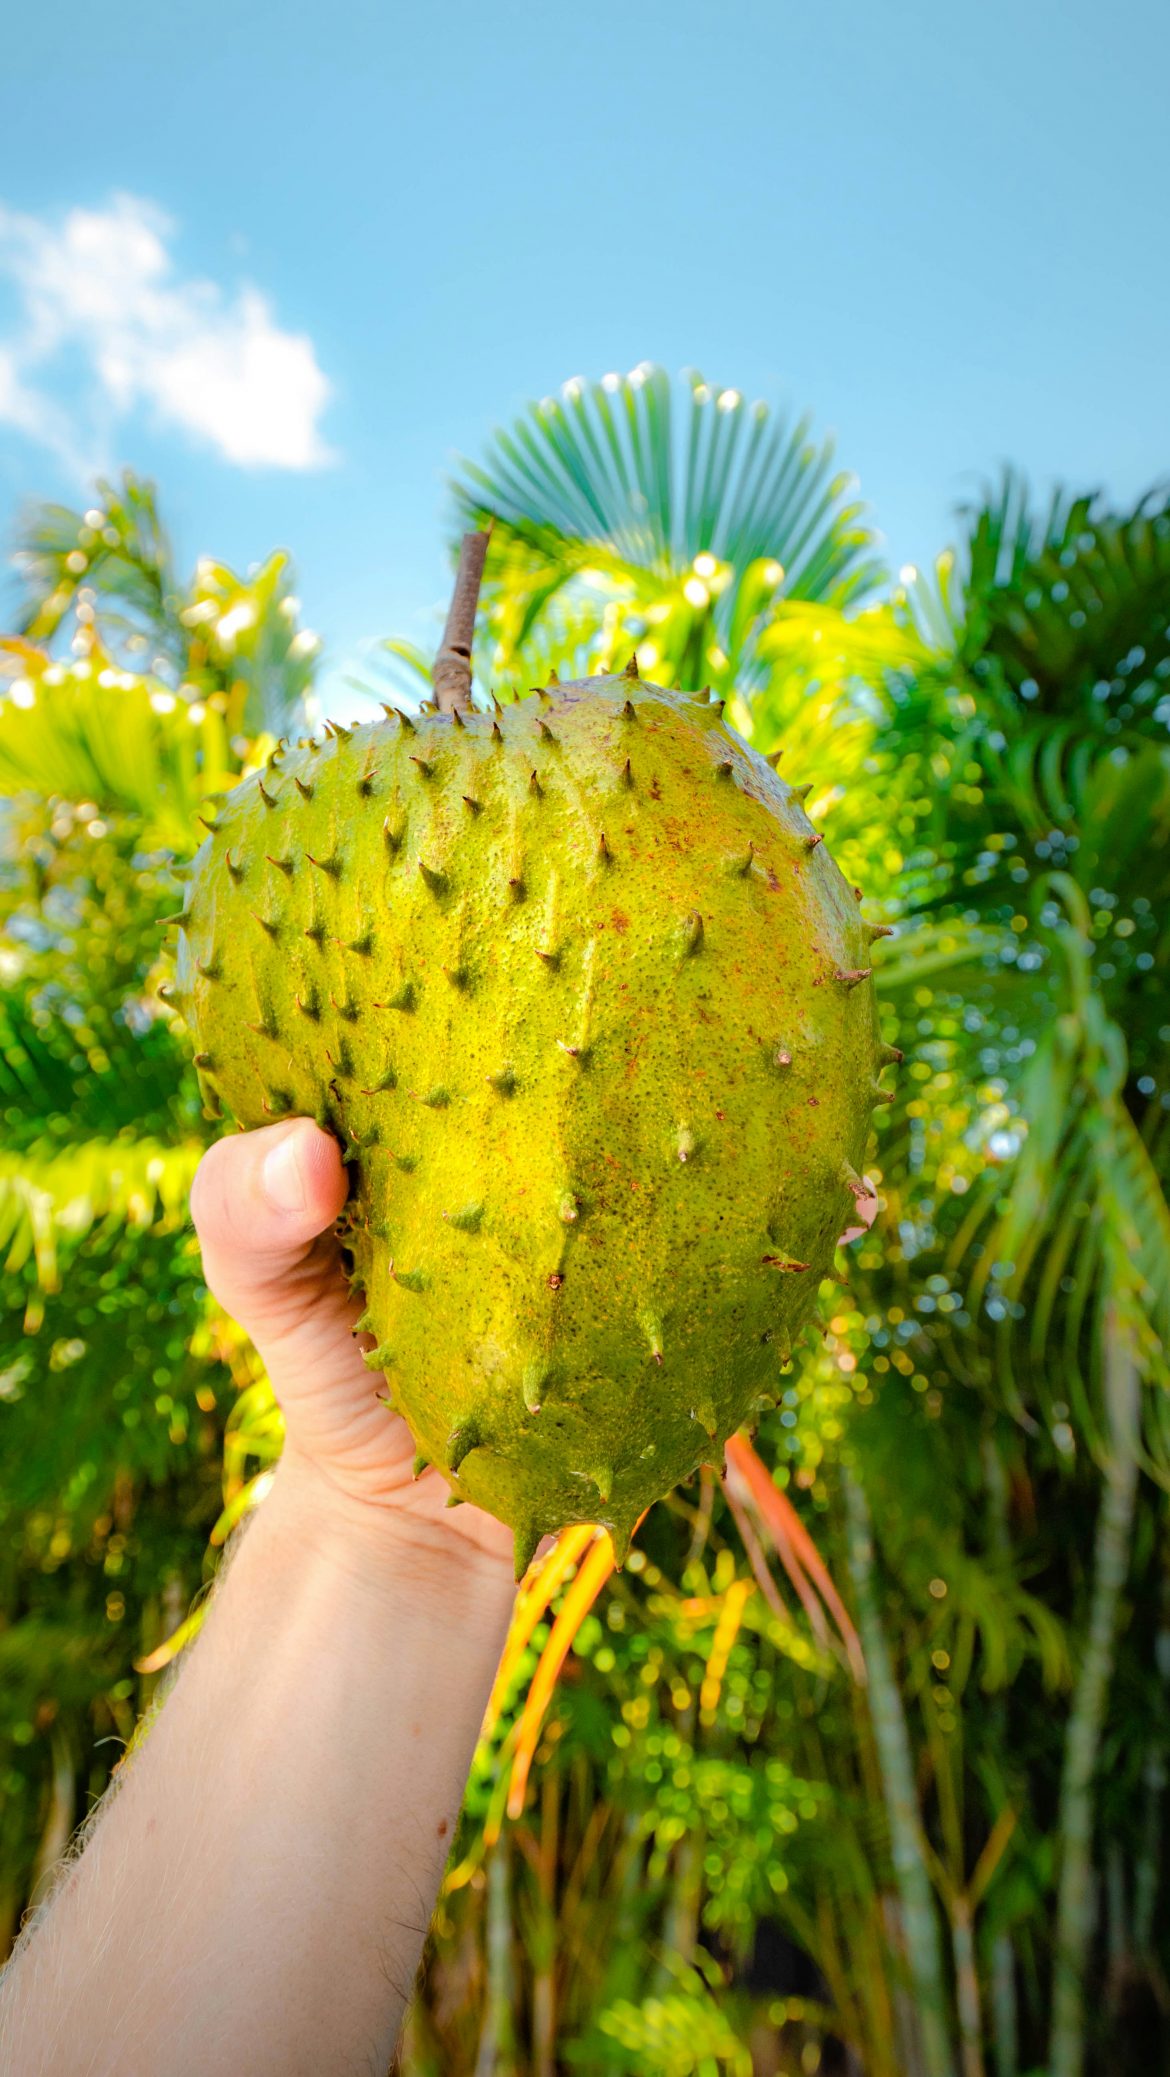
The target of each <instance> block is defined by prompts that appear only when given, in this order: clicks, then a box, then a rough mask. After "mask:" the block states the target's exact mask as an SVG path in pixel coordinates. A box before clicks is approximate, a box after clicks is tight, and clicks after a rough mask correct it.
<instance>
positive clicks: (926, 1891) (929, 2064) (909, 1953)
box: [842, 1470, 954, 2077]
mask: <svg viewBox="0 0 1170 2077" xmlns="http://www.w3.org/2000/svg"><path fill="white" fill-rule="evenodd" d="M842 1482H843V1485H844V1491H845V1506H846V1514H847V1519H848V1526H849V1571H850V1575H851V1577H852V1580H853V1591H854V1593H855V1595H856V1597H857V1620H858V1628H859V1630H860V1632H861V1642H862V1648H863V1650H864V1652H865V1663H866V1668H867V1670H868V1674H869V1688H868V1699H869V1711H870V1717H871V1720H872V1723H873V1735H874V1743H875V1745H876V1747H877V1753H878V1764H879V1766H880V1768H881V1776H882V1792H883V1796H884V1799H885V1806H886V1820H887V1823H888V1824H889V1828H890V1844H891V1850H892V1854H893V1862H894V1875H895V1879H896V1881H897V1885H898V1896H899V1900H900V1903H901V1919H902V1931H903V1936H904V1939H905V1946H906V1968H907V1973H908V1975H909V1979H910V1989H911V1994H912V1996H913V1999H914V2006H915V2017H916V2019H917V2023H918V2032H919V2037H920V2043H921V2063H922V2068H923V2070H924V2071H925V2073H926V2077H953V2069H954V2065H953V2063H952V2061H951V2051H950V2042H949V2038H948V2028H947V2016H946V1995H945V1991H944V1988H943V1965H942V1942H941V1940H940V1937H939V1924H938V1914H937V1912H936V1911H935V1905H934V1896H933V1893H932V1891H931V1886H930V1877H929V1875H928V1874H927V1870H926V1856H925V1853H924V1851H923V1844H924V1842H923V1839H922V1830H921V1820H920V1817H919V1812H918V1798H917V1796H916V1794H915V1790H914V1766H913V1761H912V1759H911V1754H910V1734H909V1731H908V1729H907V1726H906V1717H905V1713H904V1711H903V1708H902V1697H901V1695H900V1693H899V1691H898V1685H897V1682H896V1681H895V1679H894V1670H893V1665H892V1662H891V1658H890V1647H889V1644H888V1642H887V1640H886V1633H885V1629H884V1627H883V1624H882V1618H881V1610H880V1607H879V1604H878V1596H877V1590H876V1586H875V1582H874V1569H873V1529H872V1525H871V1522H870V1516H869V1504H868V1502H867V1500H866V1497H865V1492H864V1489H863V1488H862V1486H861V1484H860V1481H859V1480H858V1478H857V1476H856V1474H855V1473H853V1472H851V1471H848V1470H845V1471H843V1472H842Z"/></svg>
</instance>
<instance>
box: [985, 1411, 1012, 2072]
mask: <svg viewBox="0 0 1170 2077" xmlns="http://www.w3.org/2000/svg"><path fill="white" fill-rule="evenodd" d="M980 1456H981V1459H982V1463H983V1483H984V1486H985V1488H986V1491H987V1547H988V1549H989V1550H990V1552H991V1555H992V1557H993V1558H995V1559H996V1560H997V1561H998V1562H999V1563H1000V1564H1002V1566H1003V1568H1004V1571H1005V1572H1007V1571H1010V1569H1011V1564H1012V1547H1011V1533H1010V1530H1009V1527H1008V1481H1007V1472H1006V1470H1005V1468H1004V1461H1003V1458H1002V1457H1001V1455H1000V1453H999V1448H998V1445H997V1443H996V1439H995V1436H994V1435H993V1434H992V1433H991V1432H990V1430H987V1431H986V1432H985V1433H984V1435H983V1438H982V1441H981V1443H980ZM989 1713H990V1718H991V1723H992V1726H993V1728H994V1732H995V1737H996V1740H997V1742H998V1745H999V1748H1000V1751H1001V1752H1006V1750H1007V1736H1008V1712H1007V1702H1006V1699H1005V1697H1004V1696H1003V1695H999V1696H997V1697H996V1699H995V1700H994V1701H993V1702H992V1704H991V1706H990V1712H989ZM990 2004H991V2035H992V2046H993V2053H994V2055H995V2077H1019V2071H1020V2014H1019V1997H1018V1993H1017V1990H1016V1954H1015V1949H1014V1947H1013V1946H1012V1942H1011V1936H1010V1934H1008V1933H997V1934H996V1936H995V1939H994V1940H993V1942H992V1945H991V2000H990Z"/></svg>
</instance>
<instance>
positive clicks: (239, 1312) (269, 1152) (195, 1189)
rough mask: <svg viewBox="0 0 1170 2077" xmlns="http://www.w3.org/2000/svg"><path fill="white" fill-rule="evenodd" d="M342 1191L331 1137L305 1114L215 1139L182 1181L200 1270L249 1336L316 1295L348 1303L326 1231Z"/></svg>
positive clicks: (290, 1316) (290, 1321) (313, 1301)
mask: <svg viewBox="0 0 1170 2077" xmlns="http://www.w3.org/2000/svg"><path fill="white" fill-rule="evenodd" d="M345 1198H346V1178H345V1169H344V1167H343V1166H342V1161H341V1152H340V1149H339V1147H338V1145H337V1142H336V1140H335V1139H333V1138H332V1136H331V1135H330V1134H329V1133H328V1132H323V1131H322V1130H321V1128H320V1126H318V1125H315V1124H314V1123H313V1121H312V1119H310V1118H290V1119H282V1120H281V1122H280V1124H278V1125H267V1126H264V1127H262V1128H261V1129H259V1130H258V1131H255V1132H244V1133H240V1134H238V1135H237V1136H236V1137H235V1138H231V1139H222V1140H219V1141H218V1142H217V1143H216V1145H215V1146H214V1147H211V1148H210V1149H209V1150H208V1152H207V1153H206V1154H205V1155H204V1157H203V1159H202V1161H201V1162H200V1164H199V1168H198V1170H197V1172H196V1175H195V1181H194V1183H193V1185H192V1188H191V1216H192V1219H193V1220H194V1222H195V1231H196V1233H197V1234H198V1236H199V1243H200V1246H201V1248H202V1250H203V1272H204V1276H205V1277H206V1279H207V1283H208V1285H209V1287H210V1289H211V1290H212V1292H213V1293H214V1295H215V1297H216V1298H217V1299H218V1300H219V1302H220V1304H221V1305H222V1306H223V1308H224V1310H225V1312H228V1313H230V1314H231V1316H232V1318H233V1319H235V1320H238V1321H239V1323H240V1325H241V1326H242V1327H244V1328H246V1329H247V1331H248V1332H249V1333H250V1334H251V1335H252V1337H253V1339H255V1340H260V1339H261V1338H263V1339H270V1338H271V1337H272V1336H273V1334H275V1333H283V1332H285V1331H286V1330H291V1329H293V1328H295V1326H296V1325H297V1324H298V1321H299V1320H300V1319H303V1318H304V1317H305V1316H306V1314H307V1312H308V1310H309V1308H310V1307H315V1306H318V1305H319V1304H320V1302H321V1301H322V1299H324V1300H326V1302H327V1303H330V1309H332V1307H333V1306H335V1307H336V1308H337V1311H338V1314H339V1316H340V1315H341V1314H343V1313H346V1312H347V1311H348V1309H349V1299H348V1293H347V1291H346V1287H345V1284H344V1282H343V1281H342V1278H341V1276H340V1273H339V1266H338V1255H337V1248H336V1244H335V1243H334V1242H333V1240H332V1237H331V1236H330V1237H329V1238H328V1239H327V1240H321V1239H319V1236H321V1235H328V1232H329V1228H330V1227H331V1226H332V1224H333V1222H334V1220H335V1219H336V1217H337V1215H338V1213H339V1212H340V1210H341V1208H342V1205H343V1204H344V1203H345Z"/></svg>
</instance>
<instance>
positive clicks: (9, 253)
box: [0, 0, 1170, 682]
mask: <svg viewBox="0 0 1170 2077" xmlns="http://www.w3.org/2000/svg"><path fill="white" fill-rule="evenodd" d="M4 41H5V63H6V68H7V69H8V71H9V76H10V79H12V80H14V81H15V82H17V83H18V87H19V90H18V91H17V92H10V93H9V94H8V95H7V96H6V97H5V151H4V158H3V164H2V166H0V524H3V526H4V527H5V529H6V530H8V531H9V532H10V531H11V525H12V520H13V517H14V515H15V512H16V510H17V508H18V506H19V504H20V503H21V502H22V501H23V500H24V499H26V498H27V497H29V496H33V495H45V496H53V497H65V498H68V499H70V500H74V499H79V498H84V492H85V485H86V477H87V472H89V471H91V470H92V469H93V468H95V467H99V466H110V465H115V464H120V463H121V462H129V463H131V464H132V465H134V466H135V467H137V468H139V469H142V470H145V471H147V472H148V473H150V474H152V475H153V476H155V477H156V479H157V480H158V482H159V484H160V487H161V490H162V493H163V497H164V502H165V509H166V512H167V514H168V516H169V520H170V525H171V530H172V533H173V535H174V537H175V540H176V544H177V547H178V550H179V555H180V559H181V561H182V562H183V563H184V564H185V565H186V564H189V563H191V562H193V560H194V558H195V556H196V554H198V553H200V552H204V551H206V552H209V553H213V554H215V555H217V556H220V557H223V558H224V559H226V560H228V561H232V562H235V563H237V564H239V565H246V564H247V563H249V562H250V561H252V560H255V559H258V558H259V557H261V556H262V555H264V554H266V553H267V552H268V551H269V550H270V549H271V548H273V547H276V546H285V547H288V548H289V549H291V550H292V552H293V554H294V556H295V558H296V562H297V567H298V573H299V591H300V595H301V597H302V599H303V601H304V607H305V613H306V617H307V619H308V620H309V621H310V623H311V624H312V625H313V626H315V627H316V628H317V629H318V630H319V631H320V632H321V634H322V636H323V637H324V641H325V645H326V657H327V660H328V665H329V672H330V677H331V678H332V679H333V680H334V681H335V682H336V681H338V680H340V678H341V677H342V676H343V674H344V672H345V671H346V670H347V669H349V668H353V667H354V664H355V662H356V661H357V659H358V658H359V657H360V654H361V650H362V645H363V643H365V642H368V641H369V640H370V639H371V638H372V637H375V636H377V635H379V634H382V633H387V632H391V631H393V632H396V633H400V634H406V635H409V636H412V637H413V638H415V639H418V640H423V641H426V640H429V639H431V638H432V636H433V631H434V628H435V626H436V624H437V618H438V609H439V608H440V606H441V604H442V603H443V601H444V600H445V595H446V590H447V582H448V580H447V574H446V567H447V566H446V563H445V559H444V553H443V542H444V522H445V517H446V498H445V490H444V480H445V476H446V473H447V471H448V469H449V467H450V464H451V461H452V458H453V457H454V455H455V454H456V453H457V452H460V451H462V452H468V453H473V454H474V453H475V452H476V451H477V450H478V449H479V448H480V447H481V445H482V443H483V441H484V439H485V437H486V435H487V434H488V432H489V431H490V430H491V428H492V427H493V426H494V425H496V424H497V423H499V422H500V421H501V420H505V419H507V418H510V417H511V416H512V415H513V414H514V413H515V412H516V411H517V410H519V409H520V408H521V407H522V406H523V405H524V404H525V403H526V402H527V401H528V400H529V399H531V398H535V397H539V396H541V395H543V394H545V393H547V392H548V391H550V390H554V389H556V388H557V387H558V386H559V384H560V383H561V382H563V381H564V380H565V379H566V378H568V377H569V376H571V375H574V374H582V375H586V376H600V375H602V374H604V373H605V372H606V371H607V370H608V369H626V368H629V367H632V366H633V365H634V364H635V363H636V362H638V361H640V360H643V359H651V360H658V361H661V362H663V363H664V364H665V365H666V366H667V367H669V368H672V369H678V368H681V367H683V366H693V367H698V368H699V369H701V370H702V371H703V373H704V374H705V375H706V376H707V377H708V379H709V380H711V381H714V382H716V383H718V384H720V385H724V384H728V385H735V386H736V387H738V388H740V389H743V390H744V391H746V392H747V393H748V394H749V395H750V396H761V397H764V398H767V399H769V400H770V401H775V402H776V403H778V404H781V405H788V406H799V407H805V406H807V407H809V408H811V410H812V411H813V413H814V417H815V422H816V424H817V426H818V427H819V428H820V429H822V430H828V431H832V432H833V433H834V435H835V437H836V441H837V451H838V457H839V459H840V461H841V462H842V464H843V465H845V466H847V467H848V468H850V469H852V470H853V471H855V472H856V474H857V476H858V478H859V479H860V483H861V488H862V491H863V494H864V495H865V496H866V498H867V499H868V501H869V503H870V505H871V507H872V509H873V512H874V515H875V518H876V520H877V523H878V525H879V526H880V528H881V530H882V533H883V535H884V537H885V544H886V550H887V553H888V555H889V557H890V560H891V562H892V563H893V565H894V566H897V565H899V564H901V563H903V562H907V561H926V560H927V559H928V558H929V557H930V556H931V554H932V553H933V552H934V551H935V550H936V549H937V548H939V547H941V546H942V545H944V543H945V542H946V540H947V539H948V538H949V537H950V535H951V534H952V532H953V527H954V522H953V518H952V514H953V509H954V506H955V504H956V503H957V502H958V501H959V500H960V499H962V498H963V497H964V496H967V495H970V494H972V493H973V492H974V491H976V490H977V489H978V487H979V484H980V482H981V481H982V479H983V478H984V477H985V476H986V474H987V473H988V472H990V471H994V470H995V469H996V468H997V466H998V465H999V463H1000V462H1001V461H1002V460H1004V459H1006V458H1009V457H1010V458H1011V459H1013V460H1015V461H1017V462H1018V463H1020V464H1021V465H1023V466H1024V467H1025V468H1026V469H1027V470H1028V472H1029V474H1030V475H1031V476H1032V478H1033V480H1034V481H1035V482H1036V483H1037V485H1038V486H1041V487H1042V486H1044V485H1047V484H1048V483H1050V482H1051V481H1052V480H1054V479H1055V478H1063V479H1065V480H1066V481H1069V482H1071V483H1074V484H1076V485H1077V486H1078V487H1086V486H1090V485H1096V484H1100V485H1102V486H1103V487H1104V488H1105V489H1106V490H1108V491H1109V492H1110V493H1111V494H1112V495H1113V496H1114V497H1115V498H1117V499H1118V500H1125V499H1128V498H1131V497H1133V496H1135V495H1136V494H1137V493H1138V492H1139V491H1141V490H1143V489H1144V488H1146V487H1147V485H1148V484H1149V483H1151V482H1152V481H1153V480H1154V479H1155V478H1157V477H1159V476H1162V475H1165V474H1166V472H1167V471H1168V470H1170V401H1168V397H1170V384H1168V382H1167V372H1166V371H1167V368H1168V367H1170V267H1168V265H1167V231H1166V219H1167V202H1168V198H1170V124H1167V121H1166V116H1165V87H1166V77H1167V64H1168V61H1170V11H1168V10H1167V9H1166V7H1165V6H1164V5H1163V4H1162V0H1117V4H1115V5H1114V7H1113V8H1112V9H1110V10H1109V11H1108V12H1106V11H1105V10H1103V9H1102V8H1101V7H1100V5H1099V0H1098V4H1094V5H1092V6H1090V5H1088V4H1085V0H1062V4H1060V5H1056V4H1048V0H983V4H982V5H981V6H980V7H978V8H970V7H968V8H964V9H962V10H959V9H955V8H949V9H948V8H942V7H939V6H938V5H934V6H929V7H928V6H926V5H924V4H919V0H910V4H901V0H893V4H890V5H887V6H885V7H883V6H881V5H876V6H875V5H874V4H873V0H869V4H863V0H819V4H817V5H815V6H814V5H807V4H806V5H804V6H802V7H800V8H797V7H796V6H795V5H793V4H792V0H775V4H772V5H766V4H754V0H750V4H743V0H723V4H722V5H719V6H716V5H707V6H699V5H695V4H692V0H678V4H675V5H672V6H669V7H665V6H656V5H653V4H646V0H643V4H641V5H636V4H631V0H593V4H592V5H590V6H588V7H586V8H575V9H572V10H568V9H559V8H557V7H555V6H550V5H548V4H547V0H546V4H545V5H542V6H536V5H529V4H520V0H496V4H495V5H493V6H492V7H490V8H488V7H483V8H472V7H470V6H467V5H464V4H463V0H447V4H445V5H436V6H431V7H420V6H418V5H413V6H411V7H409V8H407V7H404V6H401V5H398V4H394V0H391V4H383V5H356V4H352V0H336V4H334V5H332V6H329V7H322V6H320V5H319V4H314V5H312V6H305V5H303V4H298V0H284V4H282V5H280V6H279V7H278V6H275V5H272V4H269V0H250V4H248V5H246V6H245V7H243V8H240V7H239V5H238V0H234V4H232V5H228V4H226V0H203V4H202V5H201V7H200V8H199V9H197V10H190V11H185V12H178V11H176V10H174V9H171V8H159V7H157V6H152V7H148V6H146V5H145V4H129V0H109V4H107V5H106V6H104V7H103V8H101V9H100V10H97V11H96V12H95V11H93V10H88V9H82V8H81V7H79V6H77V5H76V4H74V5H72V6H68V5H67V6H66V7H65V8H64V9H49V8H44V7H42V8H31V7H24V8H21V9H19V10H18V11H15V12H14V14H13V15H12V17H11V18H10V20H9V21H8V23H7V26H6V29H5V39H4Z"/></svg>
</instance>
